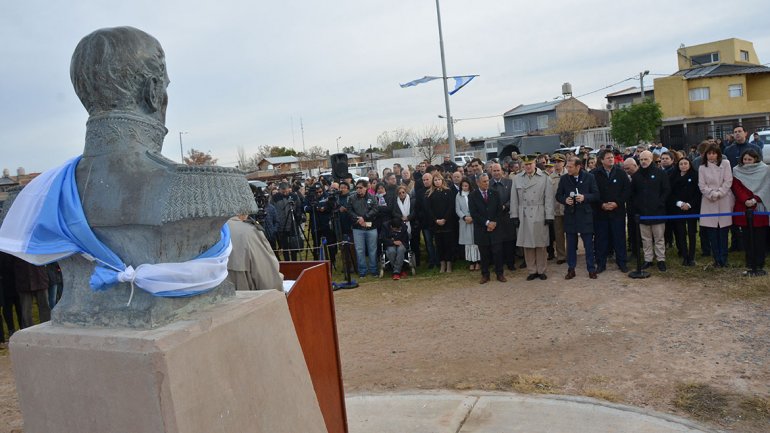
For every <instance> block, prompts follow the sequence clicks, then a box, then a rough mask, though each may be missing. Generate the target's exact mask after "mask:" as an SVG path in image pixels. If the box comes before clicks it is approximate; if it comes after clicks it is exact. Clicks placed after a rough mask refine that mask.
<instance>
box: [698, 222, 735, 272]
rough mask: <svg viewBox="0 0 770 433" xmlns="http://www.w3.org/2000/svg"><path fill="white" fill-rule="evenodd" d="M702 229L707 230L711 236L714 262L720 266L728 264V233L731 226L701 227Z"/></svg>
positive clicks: (709, 236)
mask: <svg viewBox="0 0 770 433" xmlns="http://www.w3.org/2000/svg"><path fill="white" fill-rule="evenodd" d="M701 230H704V231H706V235H707V236H708V238H709V244H710V245H711V255H712V256H713V257H714V262H715V263H716V264H717V265H719V266H725V265H727V233H729V232H730V227H719V228H716V227H701Z"/></svg>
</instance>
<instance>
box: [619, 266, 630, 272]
mask: <svg viewBox="0 0 770 433" xmlns="http://www.w3.org/2000/svg"><path fill="white" fill-rule="evenodd" d="M618 269H620V272H623V273H624V274H625V273H628V266H626V265H618Z"/></svg>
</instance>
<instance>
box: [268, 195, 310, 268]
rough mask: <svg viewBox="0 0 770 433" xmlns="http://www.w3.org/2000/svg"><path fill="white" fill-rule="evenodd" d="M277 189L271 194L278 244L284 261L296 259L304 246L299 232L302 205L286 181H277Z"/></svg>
mask: <svg viewBox="0 0 770 433" xmlns="http://www.w3.org/2000/svg"><path fill="white" fill-rule="evenodd" d="M278 191H279V192H278V194H275V195H274V196H273V205H274V206H275V214H276V216H275V218H276V231H277V232H278V246H280V247H281V249H282V250H283V259H284V260H285V261H288V260H289V259H291V260H297V255H298V253H299V251H300V250H301V249H302V248H303V247H304V243H303V241H302V234H301V232H300V223H301V222H302V206H301V204H300V203H299V201H300V200H299V196H297V194H296V193H294V192H292V191H291V186H290V185H289V183H288V182H281V183H279V184H278Z"/></svg>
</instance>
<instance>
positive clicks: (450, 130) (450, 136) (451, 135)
mask: <svg viewBox="0 0 770 433" xmlns="http://www.w3.org/2000/svg"><path fill="white" fill-rule="evenodd" d="M436 16H437V17H438V41H439V47H440V48H441V78H442V79H443V81H444V104H445V105H446V130H447V141H448V144H449V154H450V155H451V157H452V160H453V161H454V158H455V131H454V125H453V124H452V114H451V113H450V111H449V86H448V85H447V75H446V58H445V56H444V34H443V32H442V30H441V9H440V8H439V4H438V0H436ZM431 163H433V161H431Z"/></svg>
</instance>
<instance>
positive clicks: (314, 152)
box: [302, 146, 328, 159]
mask: <svg viewBox="0 0 770 433" xmlns="http://www.w3.org/2000/svg"><path fill="white" fill-rule="evenodd" d="M327 153H328V151H327V150H326V149H324V148H323V147H321V146H311V147H309V148H308V149H307V152H303V153H302V156H304V157H306V158H308V159H318V158H323V157H324V156H326V154H327Z"/></svg>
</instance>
